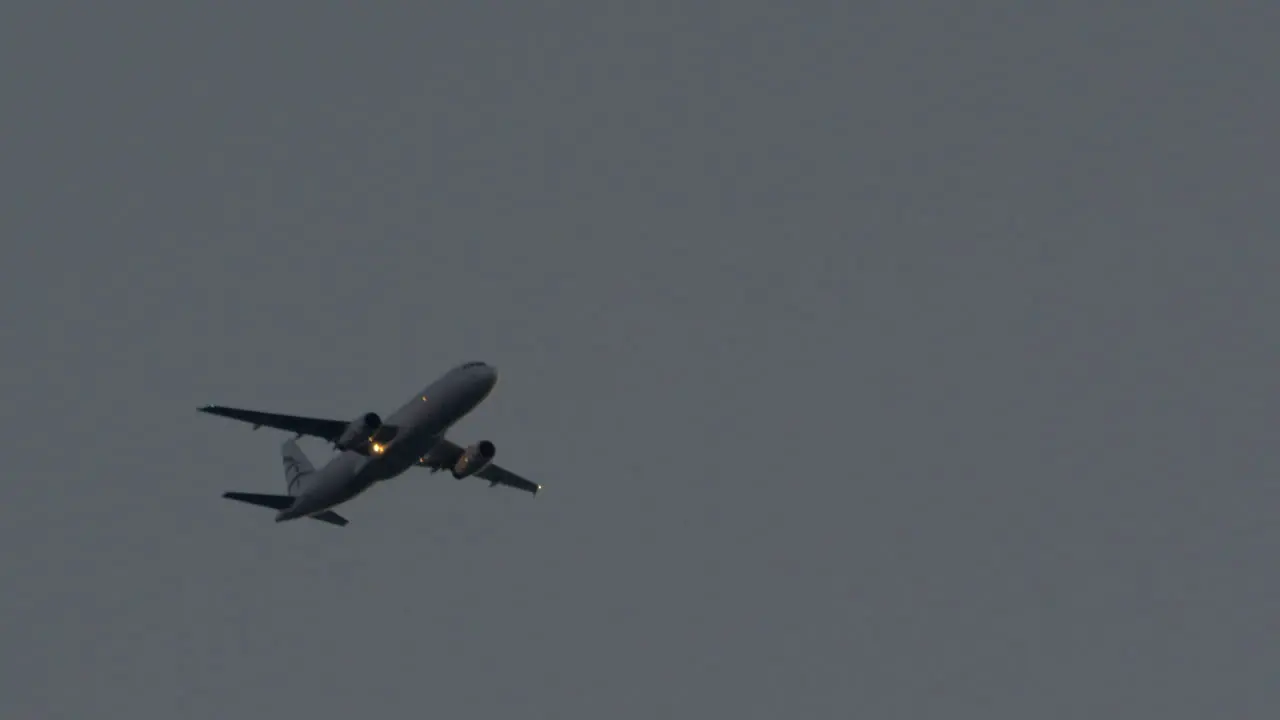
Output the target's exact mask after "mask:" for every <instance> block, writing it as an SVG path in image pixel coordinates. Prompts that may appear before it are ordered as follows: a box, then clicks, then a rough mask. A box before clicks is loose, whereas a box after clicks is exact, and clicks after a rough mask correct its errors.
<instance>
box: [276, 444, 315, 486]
mask: <svg viewBox="0 0 1280 720" xmlns="http://www.w3.org/2000/svg"><path fill="white" fill-rule="evenodd" d="M280 459H281V461H282V462H283V463H284V484H285V487H286V488H287V489H288V491H289V494H290V495H292V496H297V495H298V494H300V493H301V492H302V484H303V483H302V481H303V479H304V478H306V476H308V475H310V474H312V473H314V472H315V471H316V467H315V466H314V465H312V464H311V461H310V460H309V459H307V454H306V453H304V452H302V448H300V447H298V443H297V442H295V441H294V440H292V439H290V440H285V441H284V444H283V445H281V446H280Z"/></svg>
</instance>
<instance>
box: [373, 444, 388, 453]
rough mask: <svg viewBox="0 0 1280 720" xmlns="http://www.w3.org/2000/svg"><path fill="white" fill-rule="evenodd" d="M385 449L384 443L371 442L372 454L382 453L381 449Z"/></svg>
mask: <svg viewBox="0 0 1280 720" xmlns="http://www.w3.org/2000/svg"><path fill="white" fill-rule="evenodd" d="M386 449H387V447H386V446H385V445H379V444H378V443H374V444H373V454H374V455H381V454H382V453H383V451H385V450H386Z"/></svg>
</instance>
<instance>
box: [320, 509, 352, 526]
mask: <svg viewBox="0 0 1280 720" xmlns="http://www.w3.org/2000/svg"><path fill="white" fill-rule="evenodd" d="M311 519H312V520H319V521H320V522H327V523H329V524H330V525H337V526H338V527H343V526H345V525H346V524H347V519H346V518H344V517H342V516H341V515H339V514H338V513H336V512H334V511H332V510H325V511H324V512H322V513H320V514H319V515H312V516H311Z"/></svg>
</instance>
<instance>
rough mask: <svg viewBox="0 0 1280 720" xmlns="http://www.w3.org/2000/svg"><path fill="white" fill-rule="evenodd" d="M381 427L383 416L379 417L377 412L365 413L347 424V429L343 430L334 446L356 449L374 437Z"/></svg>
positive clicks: (343, 448) (342, 448)
mask: <svg viewBox="0 0 1280 720" xmlns="http://www.w3.org/2000/svg"><path fill="white" fill-rule="evenodd" d="M380 427H382V418H380V417H378V414H377V413H365V414H364V415H361V416H360V417H358V418H356V419H355V420H352V421H351V423H350V424H348V425H347V429H346V430H343V431H342V436H341V437H339V438H338V442H336V443H334V446H335V447H337V448H338V449H339V450H355V449H357V448H359V447H360V446H361V445H363V444H365V443H367V442H369V438H371V437H373V435H374V433H376V432H378V428H380Z"/></svg>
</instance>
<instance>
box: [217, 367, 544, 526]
mask: <svg viewBox="0 0 1280 720" xmlns="http://www.w3.org/2000/svg"><path fill="white" fill-rule="evenodd" d="M497 384H498V371H497V370H496V369H494V367H493V366H491V365H489V364H487V363H483V362H468V363H463V364H462V365H459V366H458V367H455V368H453V369H452V370H450V371H449V372H447V373H445V374H444V375H443V376H441V377H440V379H438V380H436V381H435V382H433V383H431V384H430V385H428V386H427V387H426V389H424V390H423V391H422V392H420V393H418V394H417V395H414V396H413V398H412V399H411V400H409V401H408V402H407V403H405V404H404V405H402V406H401V407H400V409H399V410H396V411H395V412H394V413H392V414H391V415H389V416H388V417H387V418H386V420H385V421H384V420H383V419H382V418H380V417H379V416H378V414H377V413H372V412H370V413H365V414H363V415H361V416H359V417H357V418H356V419H354V420H350V421H344V420H328V419H324V418H312V417H301V416H298V415H279V414H276V413H266V412H259V411H256V410H241V409H239V408H231V407H224V406H221V405H207V406H205V407H202V408H199V411H200V412H203V413H208V414H210V415H219V416H222V417H226V418H231V419H233V420H240V421H242V422H247V423H252V424H253V429H254V430H257V429H258V428H260V427H270V428H276V429H278V430H287V431H289V432H291V433H294V436H295V437H294V438H290V439H289V440H286V441H285V442H284V444H283V445H282V446H281V447H280V455H281V459H282V461H283V463H284V480H285V489H286V491H287V494H284V495H266V494H261V493H246V492H226V493H223V494H222V497H224V498H229V499H231V500H238V501H240V502H244V503H249V504H250V505H259V506H261V507H267V508H271V509H273V510H276V511H277V512H276V522H283V521H285V520H293V519H295V518H300V517H309V518H314V519H316V520H320V521H323V522H327V523H329V524H331V525H338V526H342V525H346V524H347V519H346V518H344V517H342V516H341V515H339V514H337V513H336V512H334V511H333V509H334V508H335V507H337V506H338V505H341V504H342V503H345V502H347V501H348V500H350V499H352V498H354V497H356V496H357V495H359V494H361V493H363V492H364V491H365V490H368V489H369V488H370V487H372V486H373V485H374V484H375V483H378V482H381V481H384V480H390V479H391V478H394V477H396V476H398V475H400V474H401V473H403V472H404V471H405V470H408V469H409V468H411V467H415V466H416V467H423V468H427V469H428V470H430V471H431V472H432V473H435V472H439V471H441V470H445V469H448V470H449V471H450V472H451V473H452V474H453V477H454V478H455V479H457V480H461V479H463V478H466V477H471V476H473V475H474V476H476V477H478V478H481V479H484V480H488V481H489V487H493V486H495V485H505V486H507V487H513V488H516V489H517V490H524V491H526V492H530V493H533V494H534V495H537V493H538V491H539V490H541V489H542V486H541V485H538V484H536V483H533V482H530V481H529V480H526V479H524V478H522V477H520V476H519V475H516V474H515V473H513V472H511V471H509V470H504V469H503V468H502V467H500V466H498V465H496V464H494V462H493V456H494V454H495V452H496V448H495V446H494V444H493V443H492V442H490V441H488V440H481V441H479V442H476V443H473V444H472V445H470V446H468V447H466V448H463V447H461V446H459V445H455V444H454V443H452V442H450V441H449V440H448V439H446V438H445V433H447V432H448V431H449V428H451V427H453V425H454V424H455V423H457V422H458V421H459V420H461V419H462V418H463V417H465V416H466V415H467V413H470V412H471V411H472V410H474V409H475V408H476V406H478V405H479V404H480V403H481V402H483V401H484V399H485V398H487V397H489V393H491V392H493V388H494V386H495V385H497ZM304 435H306V436H310V437H317V438H322V439H324V440H327V441H328V442H330V443H332V444H333V447H334V448H336V449H337V450H338V451H339V454H338V455H336V456H334V457H333V459H332V460H330V461H329V462H328V463H326V464H325V466H324V467H322V468H320V469H319V470H317V469H316V468H315V466H314V465H312V464H311V461H310V460H308V459H307V456H306V455H305V454H304V453H303V452H302V449H301V448H300V447H298V443H297V442H296V438H300V437H302V436H304Z"/></svg>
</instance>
